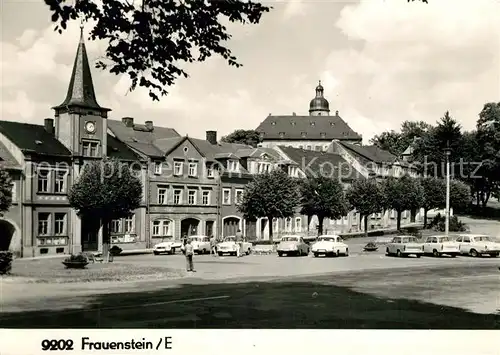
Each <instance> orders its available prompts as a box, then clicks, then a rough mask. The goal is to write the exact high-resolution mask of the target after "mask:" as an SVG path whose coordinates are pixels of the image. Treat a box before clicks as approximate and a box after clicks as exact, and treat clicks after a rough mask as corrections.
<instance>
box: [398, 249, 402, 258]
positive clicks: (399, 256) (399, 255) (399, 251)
mask: <svg viewBox="0 0 500 355" xmlns="http://www.w3.org/2000/svg"><path fill="white" fill-rule="evenodd" d="M396 256H397V257H398V258H401V257H402V256H403V254H401V250H399V249H398V251H396Z"/></svg>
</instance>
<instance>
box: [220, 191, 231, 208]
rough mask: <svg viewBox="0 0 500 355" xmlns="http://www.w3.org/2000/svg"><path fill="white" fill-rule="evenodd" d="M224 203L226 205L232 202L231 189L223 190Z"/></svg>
mask: <svg viewBox="0 0 500 355" xmlns="http://www.w3.org/2000/svg"><path fill="white" fill-rule="evenodd" d="M222 203H223V204H224V205H230V204H231V189H224V190H222Z"/></svg>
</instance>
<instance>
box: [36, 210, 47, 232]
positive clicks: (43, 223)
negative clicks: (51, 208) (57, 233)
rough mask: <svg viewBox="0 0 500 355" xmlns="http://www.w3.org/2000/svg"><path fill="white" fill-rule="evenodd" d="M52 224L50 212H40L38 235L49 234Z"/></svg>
mask: <svg viewBox="0 0 500 355" xmlns="http://www.w3.org/2000/svg"><path fill="white" fill-rule="evenodd" d="M49 224H50V213H46V212H41V213H39V214H38V235H48V234H49Z"/></svg>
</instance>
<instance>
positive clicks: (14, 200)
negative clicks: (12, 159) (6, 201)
mask: <svg viewBox="0 0 500 355" xmlns="http://www.w3.org/2000/svg"><path fill="white" fill-rule="evenodd" d="M11 186H12V190H11V191H12V202H16V201H17V184H16V182H15V181H14V182H12V185H11Z"/></svg>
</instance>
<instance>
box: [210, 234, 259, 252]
mask: <svg viewBox="0 0 500 355" xmlns="http://www.w3.org/2000/svg"><path fill="white" fill-rule="evenodd" d="M241 244H242V247H241V250H240V252H241V254H246V255H248V254H250V252H251V251H252V243H248V242H241ZM217 254H219V255H220V256H222V255H224V254H229V255H236V237H235V236H230V237H225V238H224V239H223V240H222V242H221V243H219V244H217Z"/></svg>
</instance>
